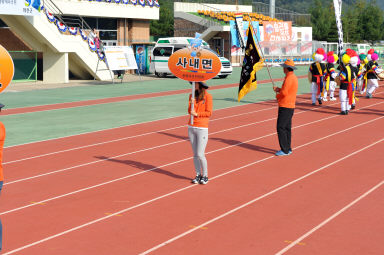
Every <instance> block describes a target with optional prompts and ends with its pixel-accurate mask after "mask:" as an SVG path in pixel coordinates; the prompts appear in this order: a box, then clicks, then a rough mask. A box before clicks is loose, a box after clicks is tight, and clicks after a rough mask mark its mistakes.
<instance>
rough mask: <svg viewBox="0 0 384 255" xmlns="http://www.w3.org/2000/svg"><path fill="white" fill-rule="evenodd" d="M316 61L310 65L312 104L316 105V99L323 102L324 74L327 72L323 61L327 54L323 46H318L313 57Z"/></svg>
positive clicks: (320, 102)
mask: <svg viewBox="0 0 384 255" xmlns="http://www.w3.org/2000/svg"><path fill="white" fill-rule="evenodd" d="M312 58H313V59H314V60H315V62H314V63H312V64H311V65H310V66H309V76H308V77H310V82H311V92H312V105H316V100H317V101H318V102H319V104H320V105H321V104H322V98H321V94H322V92H323V89H324V75H325V72H326V68H325V64H324V63H322V62H323V61H324V60H325V59H326V58H327V55H326V54H325V51H324V49H323V48H318V49H317V50H316V52H315V53H314V54H313V57H312Z"/></svg>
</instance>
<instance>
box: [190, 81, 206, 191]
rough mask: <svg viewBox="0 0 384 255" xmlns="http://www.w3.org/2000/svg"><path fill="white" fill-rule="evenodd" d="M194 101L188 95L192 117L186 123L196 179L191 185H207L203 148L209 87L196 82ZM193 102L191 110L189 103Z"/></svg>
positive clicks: (204, 145)
mask: <svg viewBox="0 0 384 255" xmlns="http://www.w3.org/2000/svg"><path fill="white" fill-rule="evenodd" d="M196 84H197V85H198V86H196V90H195V100H194V101H192V100H193V99H192V95H189V107H188V113H189V114H190V115H192V116H193V124H191V118H189V122H188V136H189V140H190V141H191V145H192V150H193V163H194V165H195V171H196V177H195V178H194V179H193V180H192V183H195V184H197V183H200V184H207V183H208V165H207V159H206V158H205V148H206V147H207V143H208V124H209V118H210V117H211V115H212V95H211V94H209V93H208V92H207V91H206V89H208V88H209V87H208V86H207V84H206V83H204V82H197V83H196ZM192 102H193V109H191V103H192Z"/></svg>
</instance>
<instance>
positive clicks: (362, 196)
mask: <svg viewBox="0 0 384 255" xmlns="http://www.w3.org/2000/svg"><path fill="white" fill-rule="evenodd" d="M383 184H384V181H381V182H380V183H379V184H377V185H376V186H375V187H373V188H371V189H370V190H368V191H367V192H365V193H364V194H363V195H361V196H360V197H358V198H356V199H355V200H354V201H352V202H351V203H349V204H348V205H347V206H345V207H343V208H342V209H341V210H339V211H338V212H336V213H334V214H333V215H332V216H331V217H329V218H328V219H326V220H324V221H323V222H321V223H320V224H319V225H317V226H316V227H314V228H313V229H311V230H310V231H308V232H307V233H305V234H304V235H302V236H301V237H299V238H298V239H297V240H296V241H294V242H292V243H291V244H290V245H288V246H286V247H285V248H284V249H282V250H281V251H279V252H278V253H276V255H281V254H284V253H285V252H287V251H288V250H290V249H291V248H292V247H293V246H295V245H296V244H298V243H299V242H300V241H302V240H303V239H305V238H307V237H308V236H310V235H311V234H313V233H314V232H315V231H317V230H318V229H320V228H321V227H323V226H324V225H325V224H327V223H328V222H330V221H331V220H333V219H334V218H336V217H337V216H339V215H340V214H342V213H343V212H345V211H346V210H347V209H349V208H350V207H352V206H353V205H355V204H356V203H357V202H359V201H360V200H362V199H363V198H365V197H366V196H368V195H369V194H370V193H372V192H373V191H375V190H376V189H378V188H380V186H381V185H383Z"/></svg>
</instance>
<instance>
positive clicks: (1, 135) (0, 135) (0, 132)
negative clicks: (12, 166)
mask: <svg viewBox="0 0 384 255" xmlns="http://www.w3.org/2000/svg"><path fill="white" fill-rule="evenodd" d="M3 107H4V105H3V104H0V112H1V108H3ZM4 140H5V128H4V124H3V123H2V122H1V121H0V195H1V189H2V188H3V181H4V177H3V147H4ZM2 242H3V226H2V224H1V219H0V252H1V248H2Z"/></svg>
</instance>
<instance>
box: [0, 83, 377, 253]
mask: <svg viewBox="0 0 384 255" xmlns="http://www.w3.org/2000/svg"><path fill="white" fill-rule="evenodd" d="M379 93H381V90H380V91H379ZM378 95H381V94H378ZM272 106H273V103H271V102H266V103H262V104H254V105H249V106H247V107H236V108H233V109H226V110H222V111H218V113H219V114H222V115H221V116H220V115H219V116H218V118H219V117H225V116H226V115H233V114H235V113H237V114H240V113H241V112H242V111H243V113H245V114H244V115H239V116H236V117H234V118H226V119H221V120H217V121H214V122H212V123H211V124H212V125H211V127H210V142H209V146H208V148H207V152H209V153H208V154H207V159H208V163H209V171H210V177H211V178H210V183H209V184H208V185H206V186H201V185H190V184H189V179H190V177H192V176H193V170H192V169H193V165H192V160H191V159H190V158H188V157H190V147H189V144H188V142H178V141H183V139H185V138H186V131H185V128H180V129H173V130H169V131H162V132H161V133H159V132H155V133H153V134H151V135H148V137H147V136H143V137H142V139H143V140H145V141H143V145H142V147H140V148H139V149H144V148H149V146H151V147H153V146H156V145H157V146H158V145H160V144H163V143H166V142H177V143H175V144H173V145H169V146H164V147H160V148H153V149H151V150H146V151H141V152H137V153H135V154H130V155H125V156H121V157H116V156H117V155H119V154H126V153H127V152H128V153H129V152H132V150H133V149H135V148H134V146H133V147H129V142H128V143H125V144H124V143H120V142H117V143H116V144H115V143H113V144H114V145H115V146H111V147H108V150H107V149H106V148H104V150H103V147H104V146H100V147H102V148H98V149H97V150H95V151H89V148H90V147H87V149H84V150H79V151H77V152H75V153H68V154H67V152H65V153H58V154H54V155H55V156H53V157H52V158H51V156H45V157H40V158H37V159H29V160H22V161H19V162H15V163H10V164H8V165H5V167H6V169H5V170H6V177H7V176H8V174H9V176H10V178H11V179H12V178H13V179H12V180H13V181H15V180H18V179H19V178H28V177H30V176H33V175H34V174H36V173H46V172H49V171H50V170H51V169H52V168H55V169H61V168H62V164H64V163H63V162H65V159H66V160H67V161H70V162H72V160H73V162H74V164H73V165H75V164H79V163H80V164H81V163H82V162H83V159H82V157H85V158H86V160H85V161H87V160H88V159H89V157H90V156H92V155H94V156H95V157H99V158H100V157H102V156H105V157H109V160H106V161H103V162H100V163H96V164H94V165H92V166H91V167H88V166H82V167H77V168H76V169H74V170H69V171H63V172H60V173H56V174H49V175H46V176H42V177H36V178H33V179H30V180H25V181H20V182H15V183H10V184H8V185H6V186H5V187H4V192H3V197H2V204H1V206H0V214H2V215H1V218H2V220H3V224H4V249H5V250H4V252H5V253H4V254H11V253H9V252H10V251H12V250H16V251H17V249H18V248H20V250H19V251H18V252H16V253H18V254H68V253H70V254H138V253H140V252H145V251H147V250H150V249H152V248H154V249H155V250H154V251H153V253H154V254H195V253H196V251H195V250H194V249H193V247H200V246H201V247H204V251H205V252H206V253H207V254H274V253H277V252H279V251H280V250H282V249H284V248H285V247H287V246H288V245H289V244H290V243H293V242H295V241H297V240H298V238H300V237H301V236H302V235H304V234H305V233H307V232H308V231H310V230H311V229H313V228H314V227H316V226H318V225H319V224H321V222H322V221H324V220H326V219H327V218H329V217H331V216H332V215H333V214H334V213H336V212H338V211H339V210H341V209H342V208H344V207H345V206H347V205H348V204H349V203H351V202H352V201H354V200H356V199H357V198H358V197H360V196H361V195H362V194H364V193H365V192H367V191H368V190H370V189H372V188H373V187H375V186H376V185H378V184H380V182H381V183H382V181H383V179H384V178H383V173H382V170H381V166H382V160H381V158H380V157H381V155H380V153H379V152H380V151H382V149H383V144H382V139H383V137H380V135H382V134H383V133H384V132H383V131H384V130H383V124H384V120H383V119H384V114H383V112H384V111H383V110H384V101H382V98H374V99H371V100H365V99H361V101H360V102H359V106H358V108H359V109H358V110H356V111H354V112H352V113H351V114H350V115H348V116H340V115H337V113H338V112H339V109H338V104H335V105H331V103H328V104H327V105H325V106H323V107H321V108H319V109H313V108H312V107H311V106H309V105H308V103H303V104H299V105H298V109H297V110H296V114H295V117H294V130H293V135H294V153H293V154H292V155H291V156H289V157H283V158H280V157H275V156H273V153H274V151H275V150H276V148H277V138H276V135H275V134H274V129H275V119H274V118H275V117H276V107H275V108H272V109H268V108H271V107H272ZM248 107H250V108H248ZM252 107H253V108H252ZM251 109H253V110H256V109H261V110H263V111H257V112H254V113H253V114H247V112H249V111H250V110H251ZM233 110H236V111H237V110H239V111H237V112H236V111H235V112H232V111H233ZM216 115H217V114H216V112H215V116H216ZM250 116H252V117H251V118H250ZM174 119H177V118H174ZM172 120H173V119H172ZM255 120H256V121H255ZM164 122H166V121H164ZM254 122H259V123H258V124H254ZM159 123H162V122H158V124H159ZM179 123H180V124H183V123H184V119H182V118H180V119H179ZM170 124H173V125H176V124H177V122H176V123H170ZM242 125H244V127H241V128H235V127H237V126H242ZM137 126H140V125H137ZM145 126H146V124H144V125H143V127H145ZM169 127H172V125H170V126H169ZM135 128H138V129H137V130H136V133H133V132H132V134H143V133H146V132H150V131H151V128H152V131H153V130H156V129H157V128H158V126H157V125H156V127H154V125H152V127H151V125H149V126H147V128H148V129H146V130H144V129H140V128H139V127H135ZM154 128H156V129H154ZM230 128H235V129H232V130H228V131H224V132H220V131H223V130H225V129H230ZM113 131H114V130H110V131H109V132H107V131H106V132H105V134H106V136H105V138H106V139H110V137H108V135H109V133H113ZM140 131H141V132H140ZM215 132H216V133H215ZM107 134H108V135H107ZM89 135H91V134H89ZM120 135H121V134H120ZM113 136H115V135H111V137H113ZM118 136H119V135H116V137H118ZM82 137H88V135H85V136H79V137H77V138H78V139H77V140H81V138H82ZM103 137H104V136H103ZM68 139H72V138H68ZM159 139H160V140H159ZM65 140H66V139H65V138H63V139H58V140H56V141H55V142H56V144H58V142H59V141H63V142H64V144H63V145H61V146H59V147H60V148H67V149H68V148H70V143H65ZM147 140H148V141H147ZM51 142H52V141H47V142H42V143H36V144H30V145H25V146H26V147H28V146H41V147H43V148H44V149H43V151H45V150H47V151H48V152H49V150H48V149H49V148H47V145H48V144H50V143H51ZM151 142H152V144H151ZM78 144H83V145H84V144H89V140H87V139H85V140H84V141H83V143H82V142H80V141H78ZM23 147H24V146H18V147H12V148H10V149H11V150H14V152H15V154H17V153H16V151H17V149H20V151H21V152H19V154H18V156H15V158H14V159H13V160H15V159H20V158H22V154H23V153H22V151H23V149H24V148H23ZM96 147H97V146H96ZM112 147H113V148H117V149H116V150H112ZM51 150H52V147H51ZM110 150H112V151H110ZM6 151H7V150H6ZM35 151H39V148H38V147H36V150H35ZM87 152H89V153H88V154H87ZM102 152H103V153H104V154H101V155H99V154H98V153H102ZM82 153H84V154H82ZM65 154H67V155H65ZM29 156H36V155H32V154H31V155H29ZM77 156H79V157H77ZM111 157H115V158H111ZM367 158H369V159H370V164H369V172H367V170H366V159H367ZM6 160H8V159H6ZM35 160H37V161H35ZM45 161H47V162H48V163H47V165H46V166H45V165H43V164H44V162H45ZM176 161H180V162H176ZM8 162H11V160H8ZM13 165H14V166H15V168H14V169H12V171H9V167H11V166H13ZM31 165H32V166H33V168H31V170H30V171H28V167H29V166H31ZM73 165H72V166H73ZM40 166H41V167H40ZM25 168H27V170H25ZM151 168H154V169H153V170H151V171H149V172H148V171H147V170H149V169H151ZM143 171H147V172H143ZM316 171H317V172H316ZM132 174H136V175H134V176H132V177H130V178H126V179H123V180H121V181H115V182H112V183H109V184H105V185H103V186H100V187H95V188H92V189H87V190H84V191H81V192H78V193H75V194H72V195H67V196H63V197H59V198H56V199H53V200H50V201H47V202H43V203H41V204H38V205H35V206H30V207H26V208H22V209H18V210H15V211H10V210H12V209H15V208H17V207H20V206H25V205H27V204H30V203H32V202H36V200H37V201H40V200H43V199H47V198H50V197H53V196H60V195H63V194H65V192H67V193H68V192H71V191H74V190H75V189H78V188H86V187H88V186H89V185H95V184H97V183H99V182H100V181H102V180H104V181H105V180H112V179H113V178H116V177H117V178H119V177H120V178H121V177H122V176H127V175H132ZM305 175H307V176H305ZM303 176H304V177H303ZM298 178H302V179H298ZM7 180H8V178H7ZM11 182H12V181H11ZM378 194H379V195H378ZM380 194H381V196H382V195H383V189H382V187H381V186H380V185H379V186H378V187H377V188H376V189H374V190H373V191H372V192H371V193H369V194H368V195H367V196H366V197H364V198H363V199H361V200H359V202H357V203H356V204H354V205H353V206H351V207H350V211H349V209H348V210H346V211H345V213H342V214H340V215H339V216H337V217H336V218H335V219H334V220H333V221H330V223H332V224H337V222H338V221H339V220H343V219H344V217H346V218H345V219H344V220H345V221H346V222H348V220H349V221H351V220H353V217H354V216H353V215H354V214H353V211H352V210H353V209H356V208H357V206H359V208H360V210H358V211H365V212H366V214H370V215H375V212H376V215H377V214H378V213H379V212H380V209H382V207H383V206H382V203H381V207H380V203H379V206H376V207H375V205H376V204H377V200H375V199H372V196H373V197H380ZM32 199H33V200H32ZM360 201H361V202H360ZM369 201H371V202H369ZM362 202H364V203H362ZM370 208H373V209H372V210H371V209H370ZM7 211H10V212H7ZM111 213H112V214H111ZM113 213H114V214H113ZM347 213H351V214H352V215H349V214H347ZM347 217H352V219H348V218H347ZM355 217H356V214H355ZM330 223H329V225H328V224H326V225H325V226H324V227H322V228H320V230H321V231H326V229H327V228H328V227H330V228H331V229H332V225H331V224H330ZM375 223H377V221H375V220H374V219H371V220H370V221H369V224H370V225H372V226H374V225H375ZM343 226H344V225H343V224H340V223H339V225H337V228H338V231H339V232H340V233H342V234H340V235H336V234H335V233H334V232H330V233H329V234H335V235H336V236H337V238H339V239H340V238H342V240H343V243H348V242H350V241H353V244H354V246H350V252H347V254H361V253H356V252H355V251H358V249H356V246H357V247H358V248H360V249H363V250H364V249H365V247H366V244H370V251H372V252H371V253H369V254H381V253H382V252H383V250H382V249H380V247H379V246H377V245H374V244H375V243H376V244H377V243H379V242H378V239H379V238H380V235H379V234H380V232H372V233H373V234H372V236H371V237H370V238H371V240H370V241H368V240H366V239H367V238H366V236H360V235H352V234H350V232H348V229H349V228H350V226H344V227H343ZM360 228H364V222H362V223H361V224H358V226H357V227H356V229H360ZM343 229H345V230H344V231H343ZM320 230H319V232H316V231H315V232H314V233H312V234H311V235H309V236H308V239H309V240H311V238H314V239H313V240H315V241H313V242H312V241H311V242H310V241H309V240H308V241H307V240H306V239H304V240H300V241H299V242H298V243H297V244H296V245H295V246H293V247H292V248H290V249H289V250H288V251H287V253H292V254H312V253H313V254H316V253H314V252H319V253H318V254H340V253H332V252H333V251H334V250H335V251H337V249H336V248H334V247H337V248H338V249H339V250H342V249H344V248H345V245H340V246H337V245H336V244H335V246H333V247H332V249H330V246H328V245H326V243H323V242H324V240H327V239H326V233H325V234H324V233H323V234H322V235H320V236H317V234H318V233H319V234H320V233H321V232H320ZM374 230H376V231H380V228H379V227H376V228H373V231H374ZM65 231H67V232H65ZM20 233H23V234H22V238H21V237H20ZM324 235H325V236H324ZM324 238H325V239H324ZM356 238H360V239H361V240H363V242H360V243H361V244H359V243H357V242H356V241H355V240H357V239H356ZM362 238H363V239H362ZM316 240H317V241H316ZM164 242H168V245H165V246H162V244H164ZM303 243H304V245H303ZM371 244H372V245H371ZM28 245H30V246H28ZM158 245H161V246H160V247H157V246H158ZM302 247H304V248H305V249H307V250H306V251H308V252H304V253H299V252H301V250H304V249H302ZM319 247H321V249H320V250H319ZM300 249H301V250H300ZM354 252H355V253H354Z"/></svg>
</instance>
